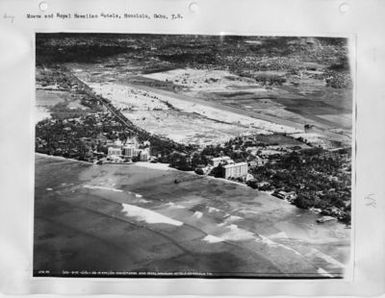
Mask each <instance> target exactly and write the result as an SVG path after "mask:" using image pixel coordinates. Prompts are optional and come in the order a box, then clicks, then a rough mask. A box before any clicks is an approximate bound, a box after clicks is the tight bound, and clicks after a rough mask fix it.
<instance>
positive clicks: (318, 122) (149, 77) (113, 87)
mask: <svg viewBox="0 0 385 298" xmlns="http://www.w3.org/2000/svg"><path fill="white" fill-rule="evenodd" d="M112 59H113V58H112V57H110V58H109V59H108V60H106V61H105V62H102V63H95V64H92V65H90V64H79V63H70V64H67V65H68V68H69V69H71V70H72V71H73V73H74V74H75V75H76V76H77V77H79V78H80V79H81V80H82V81H84V82H85V83H87V84H89V85H90V86H91V87H92V88H93V89H94V90H95V91H96V92H97V93H98V94H101V95H102V96H104V97H106V98H108V99H109V100H111V101H112V102H113V103H114V104H118V106H120V107H122V108H123V109H124V107H123V106H122V105H126V108H127V107H130V106H131V107H132V110H134V112H133V111H132V110H131V111H130V113H132V115H130V114H127V117H128V118H129V119H130V120H132V121H134V122H135V121H138V119H141V120H142V121H140V122H137V123H138V124H140V125H142V126H143V127H146V128H148V129H149V130H150V131H152V132H154V133H159V134H161V135H164V136H167V137H169V138H171V139H174V140H175V141H180V142H184V143H188V142H192V143H196V141H197V139H198V138H196V137H194V135H197V134H198V136H199V137H200V139H201V140H202V142H201V143H202V144H208V143H209V142H210V140H212V143H214V144H215V143H220V142H222V141H223V140H224V139H226V138H227V139H228V138H229V137H231V136H233V137H234V136H237V135H239V133H238V131H239V129H240V128H242V129H244V133H245V134H248V133H250V132H251V133H275V132H280V133H282V132H285V133H288V134H292V133H297V134H298V133H303V134H304V135H305V136H306V138H305V139H307V140H309V141H311V142H314V145H316V146H318V145H320V146H323V147H325V148H332V147H334V146H336V145H335V144H339V145H338V146H350V145H351V128H352V118H351V117H352V100H351V98H352V93H351V90H350V89H335V88H331V87H326V86H325V83H324V81H323V80H320V79H319V78H317V77H316V78H314V74H313V72H314V71H313V72H311V71H303V72H302V73H301V76H299V75H298V76H295V75H291V74H288V73H286V72H284V71H269V70H266V71H258V72H256V73H257V75H258V76H278V77H285V78H288V79H287V80H286V82H285V83H283V84H282V85H277V86H275V85H274V86H266V85H264V84H262V83H261V82H258V81H255V80H253V79H251V78H248V77H242V76H239V75H236V74H233V73H231V72H229V71H225V70H210V69H192V68H183V69H182V68H179V69H172V70H169V69H166V70H162V71H160V72H150V73H148V72H143V73H142V74H141V73H140V72H138V71H137V69H136V70H135V71H132V68H133V66H129V64H130V63H133V62H132V59H131V60H127V61H124V56H119V57H116V60H119V61H120V65H121V66H120V67H118V68H116V69H111V68H108V69H106V68H105V65H106V64H107V63H111V61H112ZM122 63H123V64H122ZM317 67H321V66H319V65H317ZM254 75H255V73H254ZM149 101H150V102H152V104H149ZM154 103H155V106H154ZM164 103H166V104H167V105H171V106H172V108H174V109H176V110H179V111H182V112H185V113H190V114H191V115H190V117H189V120H190V122H191V123H192V125H191V126H190V131H186V130H185V128H183V123H185V121H184V120H185V119H184V115H183V114H181V115H178V112H177V113H176V114H177V115H178V116H180V117H178V116H177V117H176V118H173V117H172V116H173V115H172V113H170V111H165V110H166V109H165V108H164V107H162V104H164ZM156 105H159V106H156ZM155 109H156V110H158V111H159V110H161V112H158V111H157V115H156V116H155V117H154V115H153V110H155ZM135 114H136V115H135ZM170 114H171V115H170ZM174 114H175V113H174ZM340 114H343V115H344V116H343V117H338V116H339V115H340ZM202 117H203V118H202ZM178 118H180V119H181V120H182V121H178ZM194 118H195V120H196V122H198V123H200V125H199V126H196V125H194ZM204 118H206V119H204ZM213 121H216V122H217V123H213ZM218 121H219V122H222V123H218ZM165 124H170V125H171V126H172V127H174V128H178V127H181V131H179V132H178V131H170V129H169V128H168V127H167V125H165ZM305 124H308V125H311V126H312V131H303V129H304V125H305ZM226 125H227V126H228V125H231V126H228V127H226ZM228 128H230V131H234V132H235V133H234V134H231V132H230V131H229V129H228ZM245 128H246V129H245ZM213 129H215V130H218V131H222V132H220V133H219V134H218V140H216V139H215V138H214V139H212V130H213ZM248 129H249V130H248ZM199 131H203V133H202V134H199ZM308 133H309V135H308V136H307V134H308ZM205 134H207V136H208V137H207V138H206V139H205V138H204V137H203V138H202V136H204V135H205ZM315 135H316V136H315Z"/></svg>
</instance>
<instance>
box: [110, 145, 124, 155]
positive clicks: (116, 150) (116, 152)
mask: <svg viewBox="0 0 385 298" xmlns="http://www.w3.org/2000/svg"><path fill="white" fill-rule="evenodd" d="M120 155H122V150H121V149H120V148H114V147H108V156H120Z"/></svg>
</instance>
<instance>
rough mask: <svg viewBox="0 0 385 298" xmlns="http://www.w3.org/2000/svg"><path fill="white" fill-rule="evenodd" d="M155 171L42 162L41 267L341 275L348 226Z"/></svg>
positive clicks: (237, 189) (38, 209)
mask: <svg viewBox="0 0 385 298" xmlns="http://www.w3.org/2000/svg"><path fill="white" fill-rule="evenodd" d="M148 166H150V167H151V166H152V165H151V164H147V166H146V167H143V166H141V164H140V163H139V164H138V165H129V166H115V165H104V166H95V165H88V164H85V163H79V162H74V161H69V160H63V159H58V158H53V157H45V156H41V155H36V173H37V175H36V185H35V193H36V196H35V249H34V268H35V270H39V269H41V270H49V271H50V274H52V275H61V273H62V271H63V270H68V271H76V270H79V271H80V270H88V271H92V270H96V271H105V272H108V271H110V270H112V271H134V272H136V271H157V272H171V271H172V272H175V271H179V272H187V273H188V272H210V273H212V274H214V276H215V275H221V276H222V275H223V276H231V275H233V274H237V276H255V277H257V276H265V277H266V276H273V277H300V276H307V277H320V276H321V277H339V276H341V274H342V272H343V268H344V266H345V265H344V264H346V262H347V259H348V246H349V234H350V230H346V229H344V226H343V225H342V224H339V223H335V222H333V223H328V224H324V225H318V224H316V222H315V219H316V218H317V215H315V214H312V213H311V212H309V211H303V210H300V209H298V208H296V207H294V206H292V205H290V204H288V203H286V202H284V201H282V200H279V199H277V198H274V197H271V196H269V195H267V194H264V193H260V192H257V191H256V190H253V189H250V188H248V187H245V186H243V185H239V184H235V183H231V182H227V181H225V180H220V179H212V178H204V177H201V176H196V175H194V174H189V173H184V172H180V171H176V170H172V169H170V170H166V169H161V168H159V167H157V166H156V164H155V167H154V168H149V167H148ZM176 178H178V179H179V180H180V181H181V182H180V183H178V184H176V183H174V180H175V179H176Z"/></svg>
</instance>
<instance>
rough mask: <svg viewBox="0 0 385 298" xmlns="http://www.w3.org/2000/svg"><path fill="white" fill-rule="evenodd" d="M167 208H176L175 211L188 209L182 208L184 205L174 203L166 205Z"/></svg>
mask: <svg viewBox="0 0 385 298" xmlns="http://www.w3.org/2000/svg"><path fill="white" fill-rule="evenodd" d="M165 206H166V207H169V208H175V209H185V208H186V207H184V206H182V205H177V204H175V203H173V202H168V203H166V204H165Z"/></svg>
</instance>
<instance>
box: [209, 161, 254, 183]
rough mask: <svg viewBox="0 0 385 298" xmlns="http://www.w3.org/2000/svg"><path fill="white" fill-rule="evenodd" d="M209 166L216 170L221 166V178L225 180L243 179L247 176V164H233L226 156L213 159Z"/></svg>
mask: <svg viewBox="0 0 385 298" xmlns="http://www.w3.org/2000/svg"><path fill="white" fill-rule="evenodd" d="M210 164H211V166H212V167H214V168H216V167H218V166H220V165H221V166H222V177H223V178H225V179H230V178H233V179H234V178H245V179H246V177H247V175H248V165H247V162H238V163H235V162H234V160H232V159H231V158H230V157H228V156H221V157H214V158H212V159H211V161H210Z"/></svg>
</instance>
